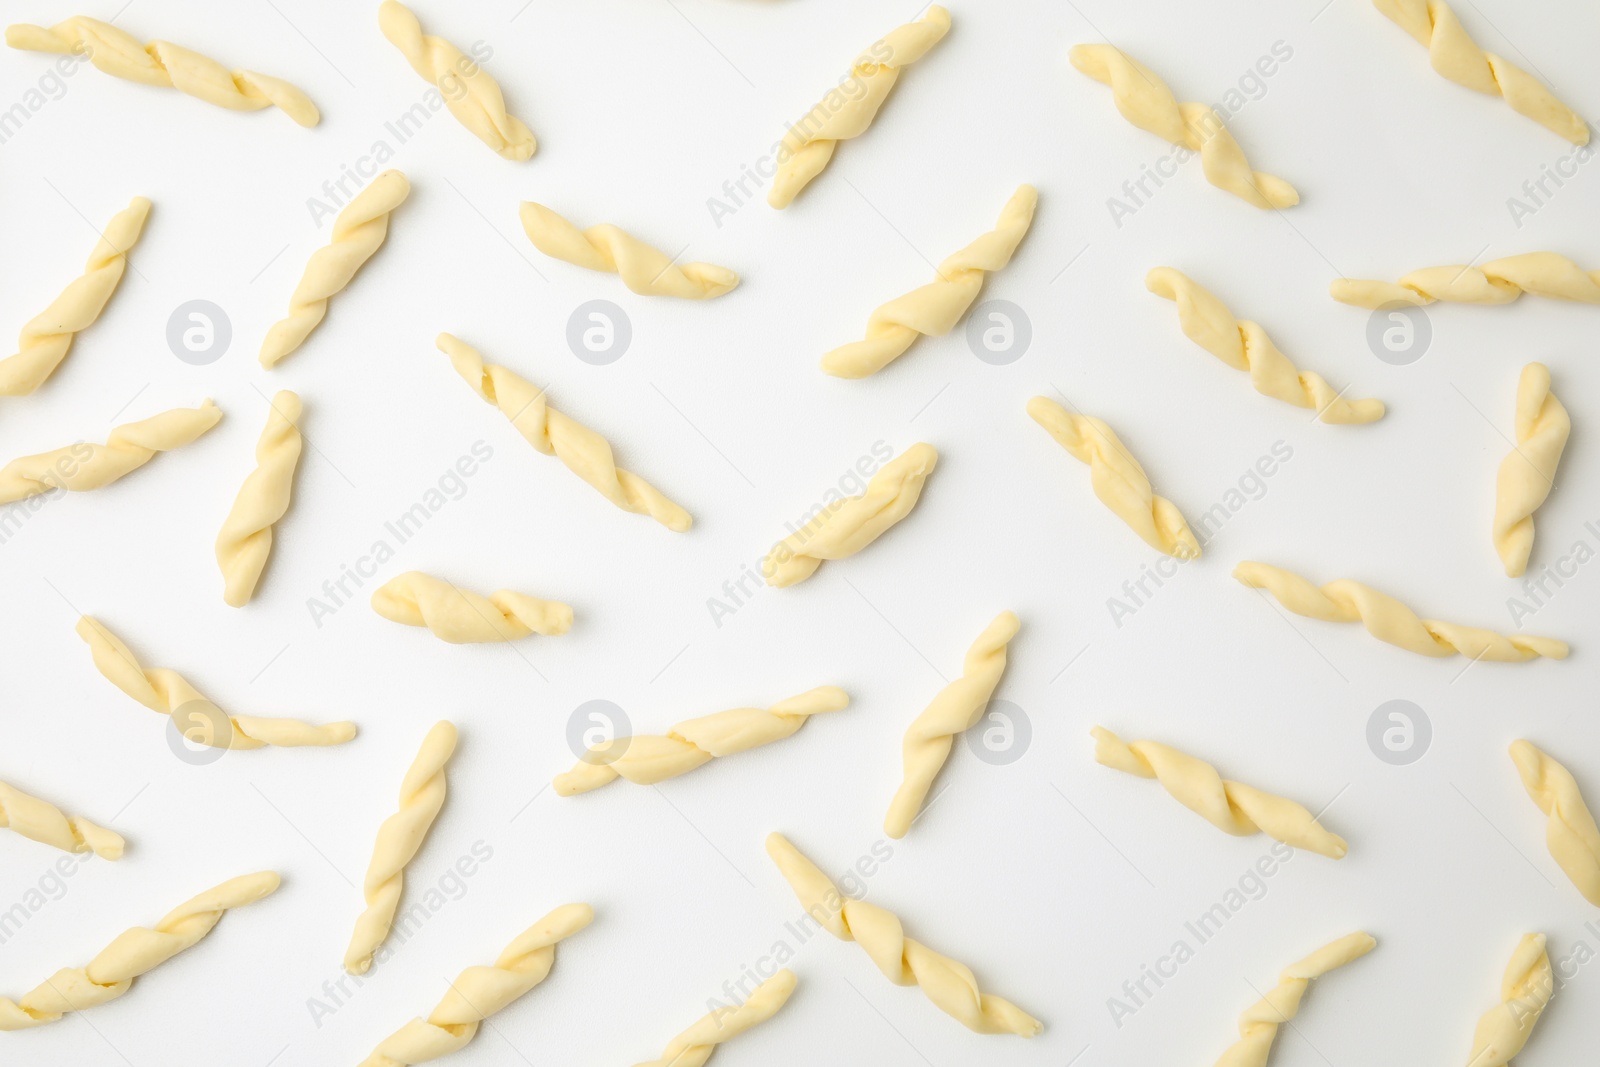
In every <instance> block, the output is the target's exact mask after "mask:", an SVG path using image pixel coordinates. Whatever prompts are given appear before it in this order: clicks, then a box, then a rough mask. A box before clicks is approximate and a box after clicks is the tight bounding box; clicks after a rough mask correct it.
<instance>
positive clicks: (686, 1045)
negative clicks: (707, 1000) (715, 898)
mask: <svg viewBox="0 0 1600 1067" xmlns="http://www.w3.org/2000/svg"><path fill="white" fill-rule="evenodd" d="M794 986H795V977H794V972H793V971H791V970H789V969H788V968H785V969H783V970H781V971H779V972H778V973H777V974H775V975H773V976H772V977H771V978H768V979H767V980H766V981H765V982H762V983H761V984H760V985H758V986H756V987H755V988H754V989H753V990H751V991H750V995H749V996H747V997H745V998H744V1003H742V1004H740V1005H738V1006H737V1007H731V1008H717V1009H715V1010H714V1011H711V1012H708V1013H707V1014H705V1015H703V1016H701V1017H700V1019H699V1020H698V1021H697V1022H696V1023H695V1024H694V1025H693V1026H691V1027H689V1029H687V1030H685V1031H684V1032H683V1033H681V1034H679V1035H678V1036H677V1037H675V1038H673V1039H672V1041H671V1043H670V1044H668V1045H667V1047H666V1050H665V1051H664V1052H662V1053H661V1058H660V1059H655V1060H650V1061H648V1062H645V1063H639V1064H635V1065H634V1067H705V1063H706V1061H707V1060H709V1059H711V1054H712V1053H713V1052H715V1051H716V1050H717V1046H718V1045H721V1044H723V1043H725V1042H728V1041H731V1040H733V1039H734V1038H736V1037H738V1036H739V1035H740V1034H742V1033H744V1032H745V1031H746V1030H750V1029H752V1028H754V1027H756V1026H759V1025H761V1024H762V1023H764V1022H766V1021H767V1020H768V1019H770V1018H772V1017H773V1016H774V1015H776V1014H778V1010H779V1009H780V1008H782V1007H783V1006H784V1005H785V1004H786V1003H788V1001H789V996H790V994H792V993H793V992H794Z"/></svg>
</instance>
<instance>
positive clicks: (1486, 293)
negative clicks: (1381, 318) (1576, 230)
mask: <svg viewBox="0 0 1600 1067" xmlns="http://www.w3.org/2000/svg"><path fill="white" fill-rule="evenodd" d="M1523 293H1533V294H1534V295H1535V296H1547V297H1550V298H1551V299H1552V300H1572V301H1576V302H1577V303H1580V304H1600V271H1586V270H1584V269H1583V268H1582V267H1580V266H1578V265H1577V264H1576V263H1574V262H1573V261H1572V260H1570V259H1568V258H1567V257H1566V256H1562V255H1557V254H1556V253H1554V252H1525V253H1523V254H1522V255H1520V256H1507V257H1506V258H1505V259H1494V260H1490V261H1489V262H1488V263H1485V264H1484V265H1483V266H1481V267H1472V266H1468V265H1467V264H1465V263H1457V264H1453V265H1451V266H1447V267H1424V268H1422V269H1421V270H1414V271H1412V272H1411V273H1410V274H1407V275H1406V276H1405V277H1404V278H1401V279H1400V281H1399V282H1398V283H1396V282H1384V281H1368V280H1363V279H1359V278H1337V279H1335V280H1334V281H1332V282H1331V283H1329V285H1328V295H1329V296H1332V297H1333V298H1334V299H1335V300H1337V301H1339V302H1340V303H1341V304H1354V305H1355V306H1356V307H1363V308H1373V309H1376V308H1381V307H1388V306H1390V305H1393V304H1411V305H1413V306H1415V307H1421V306H1422V305H1424V304H1431V303H1433V302H1434V301H1435V300H1444V301H1448V302H1450V303H1455V304H1509V303H1511V302H1512V301H1514V300H1516V299H1517V298H1518V297H1519V296H1521V295H1522V294H1523Z"/></svg>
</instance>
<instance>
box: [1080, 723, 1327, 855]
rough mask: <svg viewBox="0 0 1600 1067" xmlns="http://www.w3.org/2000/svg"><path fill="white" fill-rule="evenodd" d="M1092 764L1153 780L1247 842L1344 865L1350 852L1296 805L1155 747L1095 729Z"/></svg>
mask: <svg viewBox="0 0 1600 1067" xmlns="http://www.w3.org/2000/svg"><path fill="white" fill-rule="evenodd" d="M1090 733H1091V734H1092V735H1093V736H1094V741H1095V744H1094V758H1095V759H1096V760H1098V761H1099V762H1100V763H1102V764H1104V765H1105V766H1107V767H1113V768H1115V769H1117V770H1119V771H1124V772H1126V773H1128V774H1133V775H1137V776H1138V777H1140V778H1154V779H1156V780H1157V781H1158V782H1160V783H1161V787H1162V788H1163V789H1165V790H1166V791H1167V792H1168V793H1171V794H1172V796H1173V798H1174V799H1176V800H1177V801H1178V802H1179V803H1180V804H1182V805H1183V806H1184V807H1186V808H1188V809H1189V810H1190V811H1192V812H1194V813H1195V814H1196V815H1199V816H1200V817H1201V818H1203V819H1205V820H1206V821H1207V822H1209V823H1210V824H1211V825H1212V826H1215V827H1216V828H1217V829H1219V830H1221V831H1222V832H1223V833H1228V834H1233V835H1234V836H1235V837H1248V836H1249V835H1251V834H1255V833H1264V834H1266V835H1267V836H1268V837H1273V838H1276V839H1277V840H1279V841H1282V842H1283V843H1284V844H1286V845H1293V846H1294V847H1295V848H1304V849H1309V850H1310V851H1312V852H1316V853H1320V854H1321V855H1324V856H1328V857H1331V858H1332V859H1336V860H1339V859H1344V857H1345V853H1346V852H1348V851H1349V847H1348V846H1347V845H1346V844H1345V841H1344V838H1342V837H1340V836H1338V835H1337V834H1331V833H1329V832H1328V831H1327V830H1324V829H1323V828H1322V824H1320V823H1319V822H1317V819H1316V816H1314V815H1312V814H1311V812H1309V811H1307V810H1306V809H1305V807H1304V806H1302V805H1300V804H1296V803H1295V802H1294V801H1292V800H1286V799H1284V798H1283V797H1278V796H1273V795H1272V794H1271V793H1264V792H1262V791H1261V790H1259V789H1255V788H1252V787H1251V786H1248V785H1244V784H1243V783H1241V782H1229V781H1224V780H1223V778H1222V776H1221V775H1220V774H1218V773H1217V770H1216V768H1215V767H1213V766H1211V764H1209V763H1206V762H1204V761H1202V760H1198V759H1195V758H1194V757H1193V756H1190V755H1186V754H1184V753H1182V752H1179V751H1178V750H1177V749H1175V748H1169V747H1167V746H1166V745H1163V744H1160V743H1159V742H1156V741H1131V742H1130V741H1124V740H1122V738H1120V737H1118V736H1117V735H1116V734H1114V733H1112V732H1111V731H1110V730H1107V729H1106V728H1105V727H1103V726H1096V727H1095V728H1094V729H1093V730H1091V731H1090Z"/></svg>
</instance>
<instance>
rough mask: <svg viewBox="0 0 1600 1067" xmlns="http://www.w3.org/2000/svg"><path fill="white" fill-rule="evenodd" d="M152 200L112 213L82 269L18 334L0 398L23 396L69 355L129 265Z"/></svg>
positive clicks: (0, 372)
mask: <svg viewBox="0 0 1600 1067" xmlns="http://www.w3.org/2000/svg"><path fill="white" fill-rule="evenodd" d="M149 214H150V201H148V200H146V199H145V198H144V197H142V196H136V197H134V198H133V200H132V202H131V203H129V204H128V206H127V207H125V208H123V209H122V210H121V211H119V212H117V213H116V215H114V216H112V219H111V221H110V222H109V223H107V224H106V228H105V232H104V233H102V234H101V235H100V240H99V241H97V242H95V246H94V251H92V252H90V253H89V261H88V262H87V263H85V264H84V265H83V273H82V274H81V275H79V276H78V277H76V278H74V279H73V280H72V282H71V283H70V284H69V285H68V286H67V287H66V288H65V289H63V290H62V291H61V295H60V296H58V297H56V298H55V300H53V301H52V302H51V304H50V306H49V307H47V308H45V309H44V310H43V311H42V312H40V313H39V314H38V315H35V316H34V317H33V318H32V319H31V320H30V321H29V322H28V324H27V325H26V326H24V327H23V328H22V334H21V336H19V337H18V338H17V354H16V355H14V356H10V357H8V358H6V359H3V360H0V396H27V395H28V394H29V393H31V392H33V391H34V390H35V389H37V388H39V386H41V385H43V384H44V383H45V381H46V380H47V379H48V378H49V377H50V375H52V374H54V373H55V370H56V368H57V367H59V366H61V361H62V360H64V359H66V358H67V352H68V350H70V349H71V348H72V342H73V339H74V338H76V337H77V336H78V334H79V333H81V332H83V331H84V330H86V329H88V328H89V327H90V326H92V325H93V324H94V320H95V319H98V318H99V317H100V312H101V311H103V310H104V309H105V306H106V301H108V300H110V299H111V294H112V293H114V292H116V291H117V286H118V285H119V284H120V283H121V282H122V275H123V273H124V272H125V271H126V270H127V269H128V251H129V250H130V249H131V248H133V246H134V245H136V244H138V243H139V235H140V234H142V233H143V232H144V220H145V218H146V217H148V216H149Z"/></svg>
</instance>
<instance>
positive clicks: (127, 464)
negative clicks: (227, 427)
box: [0, 400, 222, 504]
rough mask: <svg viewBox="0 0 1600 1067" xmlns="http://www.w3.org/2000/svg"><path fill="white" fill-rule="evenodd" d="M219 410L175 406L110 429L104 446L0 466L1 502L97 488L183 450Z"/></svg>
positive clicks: (56, 452) (219, 415)
mask: <svg viewBox="0 0 1600 1067" xmlns="http://www.w3.org/2000/svg"><path fill="white" fill-rule="evenodd" d="M221 418H222V412H221V411H220V410H218V408H217V405H215V404H213V403H212V402H211V401H209V400H207V401H206V402H205V403H204V404H201V405H200V406H199V407H197V408H173V409H172V410H171V411H163V412H162V413H161V414H159V415H154V416H151V417H150V418H148V419H145V420H143V421H141V422H127V423H123V424H122V425H121V426H118V427H117V428H116V429H114V430H112V431H111V433H110V435H109V436H107V438H106V443H105V444H103V445H90V444H82V443H80V444H75V445H67V446H66V447H65V448H57V449H55V450H53V451H50V452H41V453H39V454H38V455H33V456H22V457H20V458H18V459H14V460H12V461H11V462H10V463H7V464H6V465H5V466H4V467H0V504H9V503H11V502H12V501H13V500H25V499H27V498H28V497H30V496H38V495H39V494H40V493H48V492H49V491H50V490H52V489H66V490H69V491H72V492H84V491H87V490H90V489H101V488H103V487H105V486H108V485H110V484H111V483H112V482H114V481H116V480H117V479H119V478H121V477H123V476H124V475H126V474H131V473H133V472H134V471H136V470H138V469H139V468H140V467H142V466H144V465H145V464H146V463H149V462H150V461H151V460H152V459H154V458H155V457H156V453H158V452H171V451H172V450H173V449H175V448H182V447H183V446H184V445H186V444H189V443H190V442H192V441H194V440H195V439H196V438H198V437H200V436H201V435H202V434H204V433H205V432H206V431H207V430H209V429H211V427H213V426H215V425H216V424H217V420H219V419H221Z"/></svg>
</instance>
